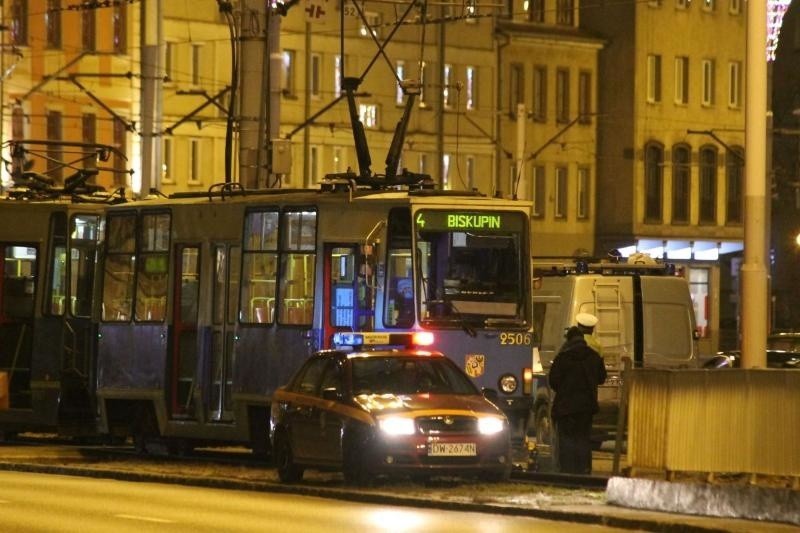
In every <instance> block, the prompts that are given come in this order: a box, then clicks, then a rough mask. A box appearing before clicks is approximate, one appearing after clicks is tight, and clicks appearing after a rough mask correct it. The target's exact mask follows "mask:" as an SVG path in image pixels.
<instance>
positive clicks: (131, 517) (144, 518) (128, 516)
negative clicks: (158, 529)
mask: <svg viewBox="0 0 800 533" xmlns="http://www.w3.org/2000/svg"><path fill="white" fill-rule="evenodd" d="M114 516H115V517H117V518H124V519H126V520H140V521H142V522H157V523H159V524H174V523H175V522H174V521H173V520H166V519H164V518H153V517H152V516H138V515H134V514H115V515H114Z"/></svg>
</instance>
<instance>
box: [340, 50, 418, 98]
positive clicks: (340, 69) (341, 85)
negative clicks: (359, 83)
mask: <svg viewBox="0 0 800 533" xmlns="http://www.w3.org/2000/svg"><path fill="white" fill-rule="evenodd" d="M400 79H402V78H400ZM333 94H334V96H336V98H339V97H340V96H341V95H342V56H340V55H337V56H336V57H334V58H333Z"/></svg>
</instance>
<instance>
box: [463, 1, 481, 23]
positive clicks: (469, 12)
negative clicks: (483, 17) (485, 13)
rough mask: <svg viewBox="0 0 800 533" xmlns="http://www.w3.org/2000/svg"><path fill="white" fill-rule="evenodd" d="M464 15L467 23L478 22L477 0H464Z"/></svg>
mask: <svg viewBox="0 0 800 533" xmlns="http://www.w3.org/2000/svg"><path fill="white" fill-rule="evenodd" d="M464 15H465V16H466V17H467V21H466V22H467V24H475V23H476V22H478V19H477V18H476V17H477V16H478V0H465V1H464Z"/></svg>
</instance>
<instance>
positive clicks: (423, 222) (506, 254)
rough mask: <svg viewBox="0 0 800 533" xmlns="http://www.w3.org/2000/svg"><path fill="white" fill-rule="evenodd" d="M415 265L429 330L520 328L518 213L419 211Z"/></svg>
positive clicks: (521, 225)
mask: <svg viewBox="0 0 800 533" xmlns="http://www.w3.org/2000/svg"><path fill="white" fill-rule="evenodd" d="M414 226H415V229H416V233H417V235H416V236H417V238H416V255H415V266H416V269H417V279H418V280H419V283H418V285H417V288H416V289H417V298H418V302H419V305H420V307H419V317H420V320H421V322H422V323H423V324H425V325H427V326H433V327H435V326H447V327H453V326H456V327H457V326H462V327H476V326H477V327H483V326H492V325H503V326H514V325H519V326H522V325H524V324H525V323H526V314H525V309H526V306H525V304H524V301H525V298H526V296H525V295H526V294H528V290H527V287H526V285H525V284H524V280H525V279H526V276H525V268H524V266H525V265H524V263H523V260H524V258H526V257H527V251H526V250H527V246H526V237H525V231H524V229H525V219H524V215H523V214H522V213H513V212H494V211H492V212H477V211H457V212H456V211H432V210H423V211H419V212H418V213H417V214H416V215H415V217H414Z"/></svg>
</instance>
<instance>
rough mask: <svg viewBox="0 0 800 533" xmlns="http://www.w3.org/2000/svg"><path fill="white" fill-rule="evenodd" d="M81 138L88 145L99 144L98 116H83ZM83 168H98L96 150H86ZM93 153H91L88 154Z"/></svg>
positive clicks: (85, 114)
mask: <svg viewBox="0 0 800 533" xmlns="http://www.w3.org/2000/svg"><path fill="white" fill-rule="evenodd" d="M81 137H82V138H83V142H84V143H86V144H94V143H95V142H97V116H96V115H95V114H94V113H84V114H83V115H81ZM86 152H87V154H86V155H85V156H84V159H83V168H97V154H96V152H95V151H94V150H86ZM88 152H91V153H88Z"/></svg>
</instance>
